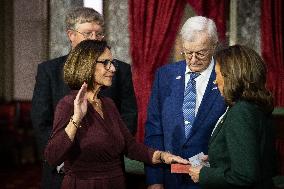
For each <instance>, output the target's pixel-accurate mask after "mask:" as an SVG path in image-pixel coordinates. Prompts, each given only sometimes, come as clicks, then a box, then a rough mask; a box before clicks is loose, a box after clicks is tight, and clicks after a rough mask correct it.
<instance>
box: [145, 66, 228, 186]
mask: <svg viewBox="0 0 284 189" xmlns="http://www.w3.org/2000/svg"><path fill="white" fill-rule="evenodd" d="M185 70H186V62H185V61H180V62H177V63H174V64H168V65H165V66H163V67H161V68H160V69H159V70H158V71H157V73H156V76H155V81H154V84H153V89H152V94H151V98H150V102H149V106H148V114H147V121H146V126H145V129H146V131H145V144H146V145H148V146H150V147H153V148H156V149H160V150H164V151H169V152H171V153H173V154H176V155H179V156H181V157H183V158H189V157H191V156H193V155H195V154H197V153H199V152H204V153H205V154H207V151H208V141H209V138H210V135H211V132H212V130H213V128H214V126H215V124H216V122H217V121H218V119H219V117H220V116H221V115H222V114H223V113H224V112H225V109H226V106H225V103H224V99H223V97H221V95H220V92H219V90H218V88H217V86H216V85H215V84H214V82H213V81H214V80H215V77H216V75H215V71H214V70H213V71H212V73H211V76H210V79H209V81H208V85H207V87H206V91H205V93H204V96H203V99H202V102H201V104H200V107H199V109H198V113H197V115H196V119H195V121H194V123H193V126H192V130H191V133H190V135H189V137H188V138H185V134H184V118H183V111H182V105H183V98H184V86H185V83H184V82H185ZM169 171H170V170H169V167H168V166H146V176H147V183H148V184H159V183H162V184H164V185H165V187H166V188H183V187H185V188H186V187H188V186H189V185H192V187H194V185H195V184H194V183H193V182H192V181H191V180H190V177H189V176H188V175H186V176H184V175H180V174H179V175H178V174H170V172H169Z"/></svg>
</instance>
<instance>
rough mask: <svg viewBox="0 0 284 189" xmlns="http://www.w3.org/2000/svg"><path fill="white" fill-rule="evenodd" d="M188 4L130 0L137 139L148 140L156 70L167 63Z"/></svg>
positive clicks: (181, 0) (180, 1)
mask: <svg viewBox="0 0 284 189" xmlns="http://www.w3.org/2000/svg"><path fill="white" fill-rule="evenodd" d="M185 3H186V2H185V1H184V0H139V1H135V0H129V25H130V26H129V29H130V49H131V56H132V73H133V84H134V90H135V93H136V99H137V106H138V128H137V136H136V139H137V141H140V142H143V140H144V124H145V121H146V112H147V105H148V101H149V96H150V91H151V88H152V81H153V77H154V73H155V71H156V69H157V68H158V67H160V66H162V65H163V64H166V63H167V60H168V57H169V55H170V51H171V49H172V47H173V45H174V41H175V37H176V34H177V32H178V28H179V24H180V21H181V18H182V15H183V11H184V7H185Z"/></svg>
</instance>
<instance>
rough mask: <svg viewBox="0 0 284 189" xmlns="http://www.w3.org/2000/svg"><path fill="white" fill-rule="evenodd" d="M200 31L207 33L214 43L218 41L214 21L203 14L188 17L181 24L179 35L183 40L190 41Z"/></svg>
mask: <svg viewBox="0 0 284 189" xmlns="http://www.w3.org/2000/svg"><path fill="white" fill-rule="evenodd" d="M201 32H205V33H207V34H208V36H209V38H210V40H211V41H212V42H213V43H214V44H217V43H218V33H217V28H216V25H215V23H214V21H213V20H211V19H210V18H206V17H203V16H194V17H190V18H189V19H188V20H187V21H186V22H185V24H184V25H183V26H182V29H181V31H180V35H181V38H182V40H183V41H191V42H192V41H194V40H195V37H197V35H198V34H200V33H201Z"/></svg>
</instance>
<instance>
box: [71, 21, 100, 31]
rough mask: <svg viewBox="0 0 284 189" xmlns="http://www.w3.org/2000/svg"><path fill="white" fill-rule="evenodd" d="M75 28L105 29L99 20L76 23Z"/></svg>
mask: <svg viewBox="0 0 284 189" xmlns="http://www.w3.org/2000/svg"><path fill="white" fill-rule="evenodd" d="M75 29H85V30H95V31H98V30H103V27H102V26H101V25H99V24H98V23H97V22H84V23H78V24H76V25H75Z"/></svg>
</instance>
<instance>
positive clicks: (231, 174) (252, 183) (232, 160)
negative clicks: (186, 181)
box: [199, 101, 276, 189]
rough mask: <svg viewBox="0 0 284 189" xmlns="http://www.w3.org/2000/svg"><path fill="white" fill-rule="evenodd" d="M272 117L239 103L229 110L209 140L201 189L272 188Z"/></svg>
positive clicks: (248, 105) (273, 165)
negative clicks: (208, 165) (207, 158)
mask: <svg viewBox="0 0 284 189" xmlns="http://www.w3.org/2000/svg"><path fill="white" fill-rule="evenodd" d="M273 138H274V137H273V128H272V123H271V119H270V117H269V115H266V114H265V113H264V112H263V111H261V110H260V109H259V108H258V106H256V105H254V104H252V103H249V102H246V101H239V102H237V103H236V104H235V105H234V106H233V107H231V108H229V109H228V111H227V113H226V115H225V116H224V117H223V119H222V120H221V121H220V122H219V124H218V126H217V127H216V128H215V130H214V131H213V134H212V136H211V139H210V141H209V151H208V155H209V162H210V168H208V167H203V168H202V169H201V171H200V175H199V177H200V178H199V181H200V185H201V187H202V188H218V189H220V188H226V189H228V188H257V189H260V188H269V189H270V188H273V187H272V177H273V176H274V175H275V170H276V159H275V157H276V156H275V147H274V139H273Z"/></svg>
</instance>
